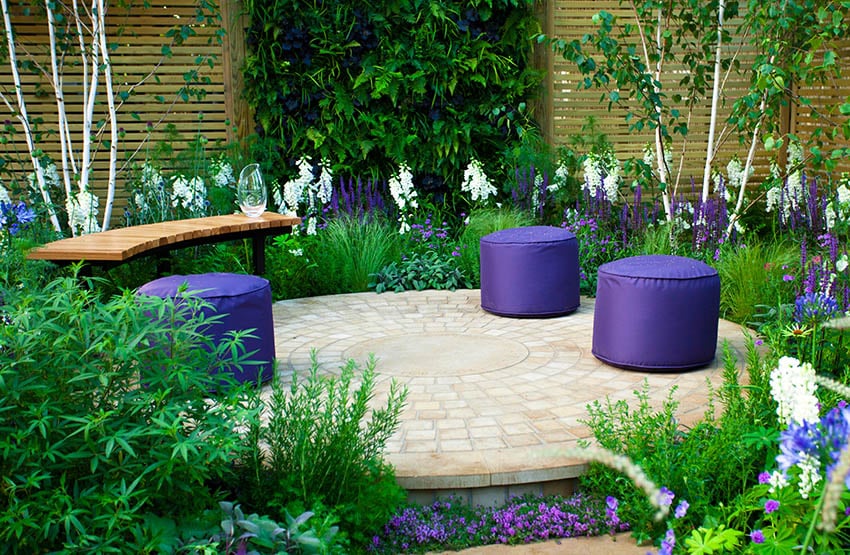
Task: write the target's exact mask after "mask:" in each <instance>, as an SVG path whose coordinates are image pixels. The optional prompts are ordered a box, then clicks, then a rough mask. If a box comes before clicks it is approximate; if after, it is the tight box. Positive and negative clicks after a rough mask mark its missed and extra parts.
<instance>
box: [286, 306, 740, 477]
mask: <svg viewBox="0 0 850 555" xmlns="http://www.w3.org/2000/svg"><path fill="white" fill-rule="evenodd" d="M593 306H594V301H593V299H588V298H582V301H581V307H580V308H579V310H577V311H576V312H574V313H573V314H570V315H567V316H563V317H559V318H548V319H515V318H504V317H499V316H494V315H492V314H489V313H487V312H484V311H483V310H481V308H480V292H479V291H478V290H460V291H455V292H446V291H421V292H405V293H384V294H381V295H378V294H375V293H359V294H349V295H335V296H327V297H311V298H305V299H293V300H287V301H281V302H278V303H275V305H274V318H275V341H276V349H277V358H278V361H279V362H280V372H281V378H282V379H283V380H284V381H285V380H287V379H288V378H289V377H290V376H291V374H292V371H293V370H295V371H296V372H299V373H305V372H306V371H307V370H308V369H309V367H310V357H311V354H310V353H311V351H312V350H316V358H317V361H318V363H319V365H320V368H321V371H322V372H323V373H327V374H328V375H333V374H335V373H338V372H339V368H340V366H341V365H342V364H343V363H344V362H345V361H346V360H348V359H350V358H353V359H355V360H356V361H358V362H359V363H361V364H362V363H364V362H365V361H366V359H367V357H368V356H369V355H371V354H373V355H374V356H375V357H376V358H377V360H378V364H377V371H378V379H377V386H376V394H375V399H374V402H375V403H382V402H385V400H386V396H387V392H388V390H389V385H390V382H391V380H397V381H398V382H401V383H403V384H405V385H406V386H407V387H408V390H409V395H408V399H407V405H406V407H405V409H404V411H403V415H402V422H401V425H400V427H399V430H398V431H397V432H396V434H395V435H394V436H393V437H392V438H391V440H390V441H389V442H388V446H387V447H388V453H387V455H388V456H387V458H388V460H389V461H390V462H391V463H392V464H393V465H394V466H395V469H396V476H397V478H398V480H399V483H401V484H402V485H403V486H404V487H406V488H407V489H408V490H434V491H450V490H456V489H459V488H487V487H493V486H499V487H506V486H513V485H520V484H529V483H538V482H551V481H556V480H564V479H569V478H574V477H575V476H576V475H578V474H579V473H581V472H582V471H583V470H584V468H585V465H584V463H583V462H582V461H577V460H570V459H568V458H566V457H564V456H563V455H562V454H561V453H562V452H563V450H564V449H565V448H568V447H572V446H575V445H576V442H577V441H578V440H579V439H582V438H587V437H588V436H589V431H588V430H587V427H586V426H584V425H583V424H582V422H581V420H582V419H583V418H586V417H587V410H586V407H587V405H588V404H589V403H592V402H594V401H603V402H604V400H605V398H606V396H607V397H609V398H610V399H612V400H617V399H626V400H627V401H629V402H632V401H634V400H635V397H634V394H633V391H634V390H636V389H640V388H641V387H642V384H643V382H644V381H645V380H646V381H647V383H648V388H649V397H650V399H651V400H652V401H653V402H654V403H656V404H658V405H660V403H662V402H663V401H664V399H666V398H667V395H668V392H669V390H670V388H671V387H674V386H675V387H677V388H678V389H677V391H676V392H675V394H674V396H673V397H674V398H675V399H677V400H680V403H681V405H680V414H681V415H682V418H683V420H685V421H687V420H691V421H692V420H695V419H697V418H699V416H701V415H702V414H703V411H704V409H705V406H706V401H707V391H708V388H707V386H706V380H708V381H710V382H711V383H712V384H713V385H714V386H715V387H716V386H718V385H720V384H721V383H722V364H721V363H722V348H723V346H722V342H723V340H724V339H726V340H728V341H729V343H730V346H731V349H732V352H733V353H734V354H735V355H736V356H737V358H738V360H739V361H740V363H739V367H740V366H742V364H743V361H744V360H745V357H744V353H745V347H744V336H743V334H742V331H741V328H740V327H739V326H737V325H735V324H732V323H730V322H725V321H721V322H720V325H719V336H720V341H719V342H718V354H717V358H716V359H715V363H714V364H713V365H712V366H710V367H706V368H703V369H699V370H695V371H691V372H688V373H684V374H676V373H645V372H634V371H624V370H620V369H617V368H613V367H611V366H607V365H605V364H604V363H602V362H600V361H598V360H597V359H596V358H594V357H593V355H592V354H591V352H590V350H591V340H592V330H593ZM685 423H687V422H685Z"/></svg>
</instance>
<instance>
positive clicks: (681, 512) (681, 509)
mask: <svg viewBox="0 0 850 555" xmlns="http://www.w3.org/2000/svg"><path fill="white" fill-rule="evenodd" d="M688 507H690V504H688V502H687V501H682V502H681V503H679V505H678V506H677V507H676V510H675V511H674V512H673V514H674V515H675V516H676V518H684V517H685V515H686V514H688Z"/></svg>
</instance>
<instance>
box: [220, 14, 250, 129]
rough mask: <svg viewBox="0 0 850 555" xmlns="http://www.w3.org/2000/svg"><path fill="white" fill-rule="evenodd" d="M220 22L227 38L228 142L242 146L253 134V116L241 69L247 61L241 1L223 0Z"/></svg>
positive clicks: (245, 18) (224, 51)
mask: <svg viewBox="0 0 850 555" xmlns="http://www.w3.org/2000/svg"><path fill="white" fill-rule="evenodd" d="M221 20H222V23H221V25H222V27H223V28H224V31H225V35H224V40H223V44H222V49H223V63H222V66H223V67H222V69H223V74H224V103H225V112H226V113H227V118H228V119H229V120H230V125H229V126H228V128H227V140H228V142H230V143H241V142H242V141H243V140H244V139H245V138H246V137H248V136H249V135H250V134H251V133H253V132H254V128H253V121H254V114H253V113H252V112H251V107H250V106H248V102H246V100H245V96H244V94H243V91H244V88H245V82H244V80H243V79H242V66H243V64H244V62H245V28H246V27H247V16H246V14H245V12H244V10H243V7H242V1H241V0H222V2H221Z"/></svg>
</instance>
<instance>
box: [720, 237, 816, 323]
mask: <svg viewBox="0 0 850 555" xmlns="http://www.w3.org/2000/svg"><path fill="white" fill-rule="evenodd" d="M797 249H798V247H796V246H794V245H790V244H787V243H783V242H771V243H762V242H759V241H755V240H754V241H751V242H750V243H749V244H748V245H746V246H741V247H738V248H735V249H722V250H721V256H720V258H719V260H717V261H716V262H715V267H716V268H717V272H718V274H719V275H720V314H721V316H722V317H723V318H726V319H729V320H732V321H734V322H739V323H742V324H749V323H751V322H752V320H753V317H754V316H755V314H756V312H757V310H758V309H757V308H756V307H757V306H759V305H765V306H774V307H775V306H779V305H780V304H782V303H786V302H791V301H793V299H794V288H795V284H794V282H795V281H796V282H799V281H800V277H798V276H797V272H796V270H795V268H796V267H797V266H798V263H799V251H798V250H797Z"/></svg>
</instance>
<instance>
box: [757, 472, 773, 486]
mask: <svg viewBox="0 0 850 555" xmlns="http://www.w3.org/2000/svg"><path fill="white" fill-rule="evenodd" d="M768 483H770V472H759V484H768Z"/></svg>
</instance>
